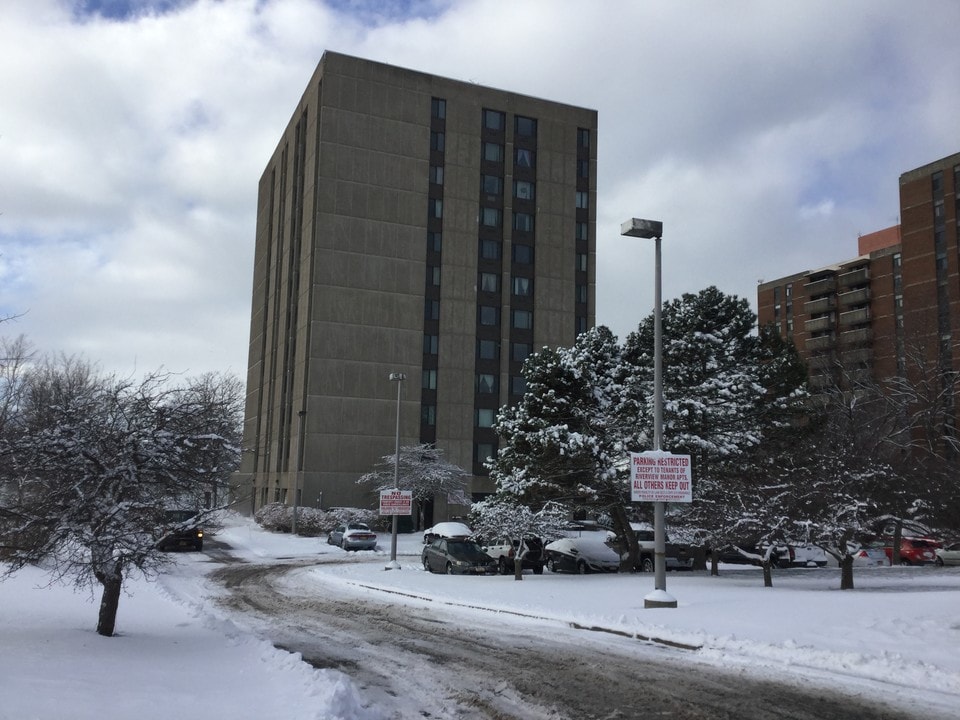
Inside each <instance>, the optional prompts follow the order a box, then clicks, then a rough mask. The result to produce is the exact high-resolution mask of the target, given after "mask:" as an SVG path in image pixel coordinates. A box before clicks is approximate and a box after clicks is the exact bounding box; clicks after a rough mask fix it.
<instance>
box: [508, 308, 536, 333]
mask: <svg viewBox="0 0 960 720" xmlns="http://www.w3.org/2000/svg"><path fill="white" fill-rule="evenodd" d="M511 315H512V316H513V323H512V324H513V327H515V328H516V329H517V330H530V329H531V328H533V313H532V312H531V311H530V310H514V311H512V313H511Z"/></svg>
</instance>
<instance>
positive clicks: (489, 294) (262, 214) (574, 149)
mask: <svg viewBox="0 0 960 720" xmlns="http://www.w3.org/2000/svg"><path fill="white" fill-rule="evenodd" d="M596 148H597V114H596V112H595V111H593V110H588V109H584V108H578V107H573V106H570V105H564V104H560V103H554V102H549V101H546V100H541V99H537V98H532V97H527V96H523V95H519V94H516V93H511V92H505V91H501V90H495V89H492V88H486V87H482V86H479V85H475V84H472V83H465V82H459V81H456V80H451V79H447V78H442V77H437V76H433V75H428V74H425V73H420V72H414V71H410V70H405V69H401V68H397V67H392V66H389V65H384V64H381V63H375V62H370V61H367V60H362V59H358V58H354V57H349V56H345V55H340V54H336V53H330V52H327V53H325V54H324V56H323V58H322V59H321V61H320V64H319V66H318V67H317V70H316V71H315V73H314V75H313V77H312V78H311V80H310V83H309V85H308V87H307V90H306V92H305V93H304V95H303V97H302V98H301V99H300V102H299V104H298V106H297V108H296V111H295V112H294V114H293V117H292V118H291V120H290V123H289V125H288V126H287V128H286V130H285V132H284V133H283V136H282V138H281V139H280V142H279V144H278V146H277V149H276V151H275V152H274V154H273V156H272V157H271V158H270V161H269V163H268V165H267V167H266V170H265V171H264V173H263V176H262V178H261V181H260V187H259V196H258V202H257V228H256V255H255V267H254V282H253V304H252V313H251V333H250V349H249V365H248V376H247V399H246V417H245V426H244V455H243V460H242V464H241V470H240V475H239V480H240V483H241V485H242V486H243V487H246V488H249V490H250V491H251V493H252V508H253V509H256V508H259V507H261V506H262V505H264V504H266V503H269V502H275V501H280V502H286V503H289V504H293V502H296V503H297V504H298V505H308V506H313V507H323V508H329V507H334V506H354V507H356V506H359V507H369V506H371V505H372V503H374V502H375V499H374V498H373V497H372V496H371V495H370V493H369V488H365V487H363V486H359V485H358V484H357V479H358V478H359V477H360V476H361V475H362V474H363V473H365V472H368V471H370V470H372V469H373V468H374V466H375V465H376V463H377V462H378V461H379V460H380V459H381V458H382V457H383V456H385V455H389V454H392V453H393V452H394V446H395V438H396V435H397V434H399V438H400V444H401V445H413V444H418V443H434V444H435V445H436V446H437V447H438V448H440V449H441V450H443V452H444V455H445V457H446V459H447V460H449V461H451V462H454V463H456V464H458V465H460V466H461V467H463V468H464V469H466V470H468V471H469V472H472V473H473V478H472V483H471V490H472V492H473V493H474V494H475V496H481V495H483V494H485V493H489V492H492V491H493V489H494V488H493V487H492V484H491V482H490V480H489V479H488V478H487V477H486V470H485V469H484V467H483V462H484V460H485V459H486V458H487V457H488V456H490V455H492V454H494V453H495V452H496V449H497V436H496V433H495V432H494V431H493V429H492V424H493V421H494V418H495V416H496V412H497V409H498V408H499V407H501V406H502V405H504V404H506V403H510V402H511V401H515V400H516V399H518V398H519V397H520V396H522V393H523V391H524V385H523V378H522V376H521V374H520V368H521V366H522V363H523V360H524V359H525V358H526V356H527V355H529V354H530V353H532V352H534V351H536V350H537V349H539V348H541V347H543V346H547V345H551V346H552V345H571V344H572V343H573V342H574V340H575V338H576V335H577V334H578V333H579V332H582V331H584V330H586V329H588V328H590V327H592V326H593V324H594V322H595V310H594V303H595V277H596V276H595V252H596V250H595V249H596V238H595V218H596V157H597V155H596ZM397 373H399V374H402V375H403V377H404V379H403V380H401V381H399V382H398V381H391V380H390V376H391V374H397ZM398 426H399V430H398V429H397V428H398ZM294 493H296V496H294ZM444 500H445V499H444V498H437V499H436V502H437V507H436V508H435V510H434V515H435V517H436V519H438V520H439V519H444V517H446V516H447V515H448V514H451V513H453V512H454V511H455V510H456V509H448V508H445V507H444ZM428 519H429V518H428Z"/></svg>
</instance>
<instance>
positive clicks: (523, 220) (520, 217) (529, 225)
mask: <svg viewBox="0 0 960 720" xmlns="http://www.w3.org/2000/svg"><path fill="white" fill-rule="evenodd" d="M513 229H514V230H519V231H520V232H533V215H531V214H530V213H516V212H515V213H514V214H513Z"/></svg>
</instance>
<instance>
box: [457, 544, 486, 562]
mask: <svg viewBox="0 0 960 720" xmlns="http://www.w3.org/2000/svg"><path fill="white" fill-rule="evenodd" d="M447 552H448V553H450V555H451V556H452V557H455V558H457V560H482V559H484V558H485V557H486V553H485V552H483V548H481V547H480V546H479V545H478V544H477V543H475V542H473V541H472V540H448V541H447Z"/></svg>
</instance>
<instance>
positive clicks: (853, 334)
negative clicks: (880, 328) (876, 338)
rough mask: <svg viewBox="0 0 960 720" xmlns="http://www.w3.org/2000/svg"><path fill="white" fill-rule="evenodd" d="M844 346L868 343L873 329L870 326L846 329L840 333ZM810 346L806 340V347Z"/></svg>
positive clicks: (858, 345)
mask: <svg viewBox="0 0 960 720" xmlns="http://www.w3.org/2000/svg"><path fill="white" fill-rule="evenodd" d="M840 339H841V340H842V341H843V344H844V346H845V347H860V346H862V345H870V343H871V342H872V341H873V331H872V330H871V329H870V328H857V329H856V330H847V331H846V332H844V333H842V334H841V335H840ZM809 346H810V343H809V341H807V347H809Z"/></svg>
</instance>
